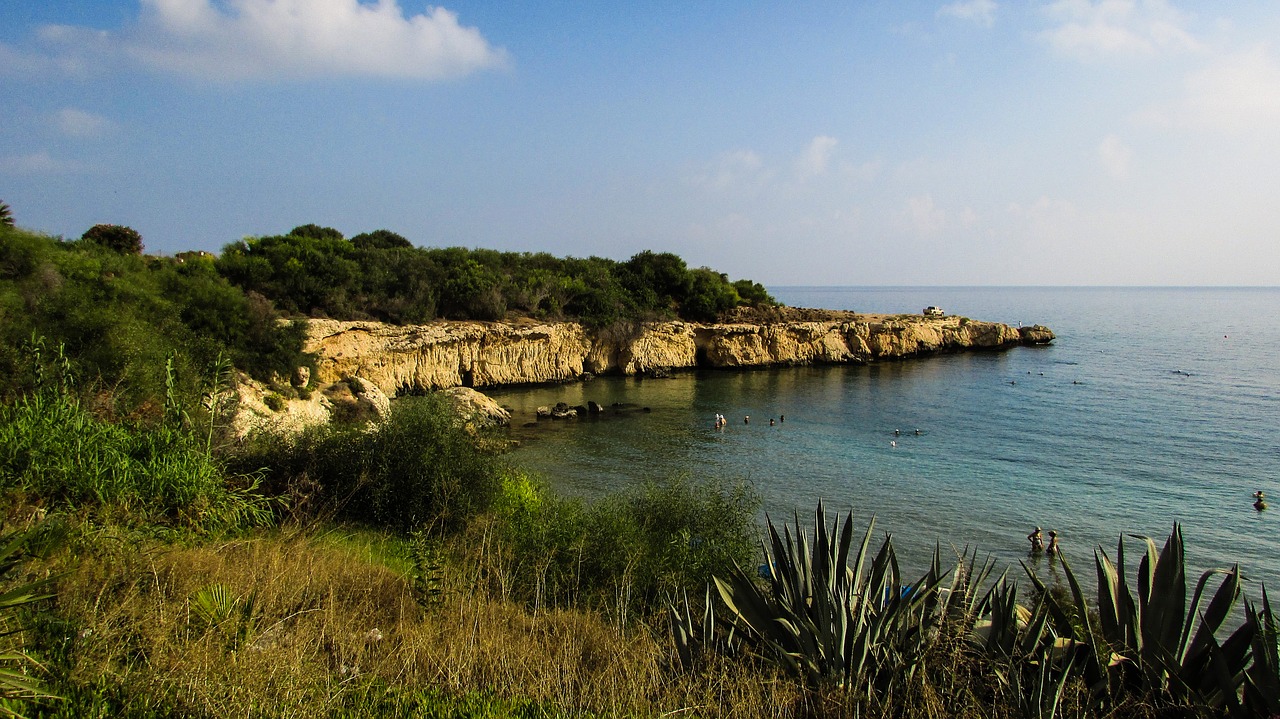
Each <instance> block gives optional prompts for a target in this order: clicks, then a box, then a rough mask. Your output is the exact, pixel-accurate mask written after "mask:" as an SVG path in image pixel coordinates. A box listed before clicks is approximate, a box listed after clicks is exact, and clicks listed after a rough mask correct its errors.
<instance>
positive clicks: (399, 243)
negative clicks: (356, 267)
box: [295, 230, 413, 250]
mask: <svg viewBox="0 0 1280 719" xmlns="http://www.w3.org/2000/svg"><path fill="white" fill-rule="evenodd" d="M295 232H296V231H295ZM351 244H353V245H355V246H356V247H359V248H360V249H362V250H366V249H368V250H393V249H396V248H398V247H413V243H412V242H410V241H409V240H407V239H405V237H404V236H403V235H399V234H396V233H395V232H392V231H391V230H374V231H373V232H362V233H360V234H358V235H356V236H355V237H352V238H351Z"/></svg>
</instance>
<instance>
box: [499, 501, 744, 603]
mask: <svg viewBox="0 0 1280 719" xmlns="http://www.w3.org/2000/svg"><path fill="white" fill-rule="evenodd" d="M501 506H502V508H503V510H504V511H503V513H502V519H503V537H504V539H505V541H506V542H507V545H508V547H509V549H510V552H511V562H512V565H511V570H512V571H511V574H512V578H513V580H512V581H513V585H514V587H515V589H516V592H517V593H518V594H519V595H520V596H521V597H522V598H523V599H525V600H528V601H535V602H547V603H551V604H559V605H582V604H585V605H588V606H590V605H597V606H612V607H613V608H627V607H635V608H640V609H644V610H648V609H653V608H654V607H656V606H657V602H658V600H660V599H661V598H663V597H665V596H670V595H672V594H674V592H675V591H676V590H677V589H679V588H680V587H685V586H698V585H703V584H706V583H707V582H709V581H711V577H712V576H713V575H714V574H716V573H724V572H727V571H728V570H729V569H730V568H731V567H733V566H734V564H735V563H749V562H750V560H751V557H752V555H753V553H754V548H755V540H754V517H755V512H756V510H757V508H758V506H759V498H758V496H757V495H756V494H755V492H754V491H753V490H751V488H750V487H749V486H747V485H746V484H745V483H733V484H730V483H723V482H718V481H712V480H707V481H695V480H693V479H691V478H689V477H687V476H676V477H672V478H668V479H666V480H662V481H651V482H646V483H644V484H642V485H640V486H638V487H635V488H632V489H629V490H625V491H622V492H619V493H616V494H613V495H610V496H608V497H606V498H604V499H601V500H599V501H597V502H595V503H593V504H589V505H588V504H585V503H583V502H582V501H581V500H578V499H565V498H559V497H555V496H552V495H550V494H549V493H547V492H545V491H532V490H531V487H530V486H529V484H528V481H527V480H517V481H516V482H514V483H512V482H511V481H508V483H507V485H506V489H505V491H504V502H503V504H502V505H501Z"/></svg>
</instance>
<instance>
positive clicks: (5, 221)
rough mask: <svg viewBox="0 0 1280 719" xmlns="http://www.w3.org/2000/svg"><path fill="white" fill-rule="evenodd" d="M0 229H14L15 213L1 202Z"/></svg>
mask: <svg viewBox="0 0 1280 719" xmlns="http://www.w3.org/2000/svg"><path fill="white" fill-rule="evenodd" d="M0 227H13V211H12V210H10V209H9V206H8V205H6V204H5V202H4V200H0Z"/></svg>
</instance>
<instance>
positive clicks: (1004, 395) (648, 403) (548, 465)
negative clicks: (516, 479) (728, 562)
mask: <svg viewBox="0 0 1280 719" xmlns="http://www.w3.org/2000/svg"><path fill="white" fill-rule="evenodd" d="M770 291H771V292H772V293H773V295H774V296H775V297H776V298H777V299H778V300H779V301H781V302H783V303H785V304H788V305H791V306H798V307H822V308H828V309H852V310H857V311H860V312H874V313H918V312H919V311H920V309H921V308H923V307H925V306H927V305H939V306H942V307H943V308H944V309H946V310H947V311H948V313H951V314H959V315H963V316H967V317H971V318H973V319H980V320H992V321H1000V322H1007V323H1009V324H1013V325H1024V324H1032V323H1039V324H1045V325H1048V326H1049V327H1050V328H1052V329H1053V330H1054V332H1055V333H1056V334H1057V337H1058V338H1057V340H1055V341H1054V343H1053V344H1051V345H1049V346H1045V347H1025V348H1017V349H1014V350H1010V351H1007V352H975V353H966V354H953V355H941V356H934V357H928V358H922V359H914V360H907V361H901V362H887V363H878V364H873V365H869V366H814V367H794V368H780V369H766V370H749V371H727V370H699V371H692V372H686V373H679V374H676V375H675V376H674V377H673V378H671V379H662V380H654V379H636V378H622V377H602V378H598V379H596V380H594V381H591V382H586V383H575V384H567V385H555V386H546V387H531V388H504V389H492V390H488V391H487V392H488V393H489V394H490V395H492V396H494V397H495V398H497V399H498V401H499V402H501V403H503V404H505V405H508V406H510V407H511V408H512V409H513V410H514V411H515V419H514V421H513V425H514V427H513V429H512V434H513V436H514V437H515V438H517V439H519V440H520V441H521V445H520V447H519V448H518V449H516V450H515V451H513V452H512V453H511V454H510V457H509V458H510V460H511V461H512V462H513V463H515V464H517V465H518V466H521V467H523V468H525V469H527V470H529V471H531V472H534V473H536V474H539V475H541V476H542V477H543V478H544V480H545V481H546V482H547V483H548V484H549V485H550V486H551V487H552V488H554V489H555V490H557V491H559V492H562V493H566V494H574V495H581V496H586V497H594V496H599V495H601V494H603V493H606V492H609V491H613V490H616V489H619V488H622V487H626V486H628V485H630V484H634V483H637V482H641V481H644V480H645V479H652V478H659V477H666V476H670V475H673V474H681V473H684V474H688V475H690V476H693V477H695V478H699V477H717V478H721V479H729V480H739V479H741V480H745V481H748V482H750V483H751V484H752V485H753V486H754V488H755V489H756V491H757V492H759V493H760V495H761V496H762V498H763V504H764V510H765V511H767V512H768V513H769V514H770V515H771V516H773V517H786V518H790V517H791V516H792V513H793V512H796V511H798V512H800V513H801V516H802V520H803V521H811V515H812V512H813V509H814V507H815V506H816V504H817V502H818V500H819V499H821V500H823V501H824V502H826V504H827V507H828V509H829V510H837V509H839V510H842V511H848V510H852V511H853V512H854V515H855V518H856V519H857V520H858V522H859V524H860V525H865V523H866V521H867V520H869V519H870V518H871V517H872V516H874V517H875V518H876V526H877V528H878V530H880V531H883V532H888V533H891V534H892V535H893V537H894V544H895V547H897V548H898V550H899V554H900V557H901V558H902V560H903V563H904V565H906V566H907V567H910V568H912V569H913V570H915V571H922V570H923V569H924V568H925V566H926V563H927V561H928V558H929V557H930V556H931V553H932V551H933V548H934V546H935V545H940V546H941V547H942V550H943V552H944V555H949V554H950V553H951V552H952V551H953V550H954V551H963V550H964V548H965V547H970V548H977V549H978V550H979V551H980V553H981V554H984V555H985V554H990V555H992V556H993V557H994V558H995V559H996V560H997V564H998V566H1001V567H1003V566H1011V567H1013V568H1014V569H1015V570H1017V571H1021V570H1019V569H1017V562H1018V561H1019V560H1027V554H1026V548H1027V542H1026V539H1025V537H1026V534H1027V533H1028V532H1029V531H1030V529H1031V528H1032V527H1033V526H1037V525H1038V526H1041V527H1043V528H1044V529H1045V530H1046V531H1048V530H1050V529H1054V530H1057V531H1058V532H1059V534H1060V537H1061V540H1062V544H1063V548H1064V556H1066V557H1067V559H1068V560H1069V561H1070V562H1071V563H1072V565H1073V566H1074V567H1075V568H1076V569H1077V574H1078V575H1084V576H1085V577H1088V575H1091V574H1092V571H1091V569H1090V567H1091V566H1092V556H1093V551H1094V549H1095V548H1097V547H1099V546H1101V547H1102V548H1103V549H1104V550H1105V551H1107V552H1108V553H1109V554H1112V555H1114V550H1115V545H1116V540H1117V539H1118V538H1119V537H1120V536H1121V534H1122V533H1133V534H1139V535H1146V536H1151V537H1153V538H1155V539H1156V540H1157V543H1162V542H1163V540H1164V538H1165V537H1166V536H1167V535H1168V533H1169V531H1170V530H1171V528H1172V526H1173V523H1174V522H1179V523H1181V525H1182V527H1183V533H1184V535H1185V537H1186V541H1187V548H1188V561H1189V563H1190V565H1191V569H1194V570H1195V571H1196V572H1197V573H1198V571H1200V570H1203V569H1209V568H1218V567H1226V566H1229V565H1230V564H1232V563H1236V562H1238V563H1239V564H1240V565H1241V567H1242V569H1243V570H1244V572H1245V574H1246V576H1248V577H1249V578H1250V579H1251V580H1252V583H1253V584H1255V585H1256V583H1257V582H1259V581H1267V582H1268V583H1270V584H1271V585H1272V586H1275V579H1276V577H1277V575H1278V570H1280V521H1278V520H1277V514H1276V513H1277V511H1280V505H1277V508H1275V509H1271V510H1268V511H1264V512H1258V511H1256V510H1254V509H1253V507H1252V497H1251V495H1252V493H1253V492H1254V491H1256V490H1259V489H1261V490H1263V491H1265V492H1266V493H1267V494H1268V495H1269V496H1271V497H1274V498H1276V500H1277V501H1280V481H1277V479H1278V477H1277V469H1276V468H1277V466H1280V446H1278V445H1277V443H1276V436H1277V430H1278V429H1280V419H1278V417H1280V325H1277V323H1276V322H1275V321H1274V320H1273V318H1272V317H1271V313H1270V311H1271V309H1272V308H1274V307H1276V305H1277V301H1280V289H1277V288H1041V287H1034V288H1032V287H1028V288H1003V287H1002V288H991V287H946V288H911V287H774V288H770ZM588 400H593V401H596V402H598V403H600V404H601V405H604V406H605V407H606V408H609V407H610V405H612V404H613V403H620V404H622V405H623V407H620V408H618V409H617V410H612V409H610V411H607V412H606V413H605V414H604V415H603V416H602V417H601V418H600V419H598V420H587V421H577V422H556V423H551V422H547V421H543V422H540V423H537V426H536V427H523V426H521V425H522V424H524V423H526V422H531V421H532V419H533V414H534V411H535V410H536V407H537V406H539V405H544V404H554V403H555V402H558V401H564V402H567V403H569V404H571V405H579V404H586V402H587V401H588ZM644 408H648V410H649V411H648V412H645V411H644ZM716 413H720V414H724V415H726V416H727V417H728V418H729V420H730V422H729V425H728V427H726V428H724V429H721V430H716V429H714V428H713V426H712V422H713V417H714V415H715V414H716ZM784 415H785V421H778V420H779V419H780V418H781V417H782V416H784ZM747 416H750V423H746V422H745V421H744V419H745V418H746V417H747ZM770 418H773V419H774V420H775V424H774V426H770V425H769V419H770ZM895 429H896V430H899V431H900V434H897V435H895V433H894V431H895ZM917 429H918V430H919V431H920V434H919V435H917V434H916V430H917ZM892 443H896V445H897V446H893V444H892ZM1133 549H1134V550H1137V547H1133ZM1134 556H1136V554H1134ZM1041 562H1042V563H1041V564H1040V565H1039V567H1038V570H1037V571H1044V572H1045V573H1047V574H1049V575H1052V574H1053V573H1054V571H1055V567H1054V566H1051V565H1049V564H1048V563H1044V562H1043V560H1041ZM1250 593H1251V594H1253V595H1255V596H1256V586H1255V589H1254V590H1253V591H1251V592H1250Z"/></svg>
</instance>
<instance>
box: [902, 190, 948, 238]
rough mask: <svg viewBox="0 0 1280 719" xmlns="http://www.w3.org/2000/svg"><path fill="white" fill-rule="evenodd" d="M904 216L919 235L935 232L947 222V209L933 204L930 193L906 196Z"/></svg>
mask: <svg viewBox="0 0 1280 719" xmlns="http://www.w3.org/2000/svg"><path fill="white" fill-rule="evenodd" d="M906 217H907V220H908V221H909V222H910V224H911V227H912V228H913V229H914V230H915V231H916V232H917V233H918V234H921V235H934V234H937V233H938V232H939V231H940V230H942V228H943V227H945V226H946V224H947V211H946V210H944V209H942V208H941V207H937V206H936V205H934V203H933V195H930V194H924V195H919V196H916V197H911V198H908V199H907V207H906Z"/></svg>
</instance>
